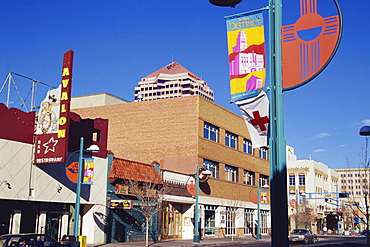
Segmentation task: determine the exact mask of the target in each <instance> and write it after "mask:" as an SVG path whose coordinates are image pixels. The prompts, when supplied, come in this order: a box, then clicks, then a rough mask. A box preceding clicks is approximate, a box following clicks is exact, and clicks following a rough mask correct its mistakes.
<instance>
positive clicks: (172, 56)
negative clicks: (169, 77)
mask: <svg viewBox="0 0 370 247" xmlns="http://www.w3.org/2000/svg"><path fill="white" fill-rule="evenodd" d="M171 63H173V54H172V62H171Z"/></svg>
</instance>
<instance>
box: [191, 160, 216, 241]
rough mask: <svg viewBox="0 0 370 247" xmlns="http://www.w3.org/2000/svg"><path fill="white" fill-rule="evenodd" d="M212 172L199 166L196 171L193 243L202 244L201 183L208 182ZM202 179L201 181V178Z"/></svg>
mask: <svg viewBox="0 0 370 247" xmlns="http://www.w3.org/2000/svg"><path fill="white" fill-rule="evenodd" d="M211 174H212V173H211V171H209V170H207V169H205V168H203V167H202V168H201V169H199V165H197V166H196V170H195V175H194V176H195V208H194V212H195V213H194V236H193V242H194V243H200V236H199V182H205V181H207V180H208V178H209V176H210V175H211ZM200 176H201V177H202V179H201V181H200V179H199V177H200Z"/></svg>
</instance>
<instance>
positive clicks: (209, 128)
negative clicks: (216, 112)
mask: <svg viewBox="0 0 370 247" xmlns="http://www.w3.org/2000/svg"><path fill="white" fill-rule="evenodd" d="M203 137H204V138H206V139H208V140H211V141H214V142H220V128H219V127H217V126H215V125H213V124H210V123H207V122H204V127H203ZM238 138H239V136H238V135H236V134H234V133H232V132H229V131H225V145H226V146H228V147H231V148H234V149H239V147H238ZM243 152H245V153H248V154H253V155H254V153H253V148H252V142H251V141H250V140H248V139H245V138H244V139H243ZM268 153H269V150H268V148H266V147H261V148H259V150H258V157H260V158H262V159H265V160H268V159H269V156H268Z"/></svg>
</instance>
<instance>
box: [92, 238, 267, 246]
mask: <svg viewBox="0 0 370 247" xmlns="http://www.w3.org/2000/svg"><path fill="white" fill-rule="evenodd" d="M270 241H271V239H270V236H262V239H260V240H256V239H255V238H253V237H252V236H247V237H234V239H231V237H230V238H214V237H207V238H204V239H201V240H200V243H193V240H192V239H185V240H183V239H170V240H162V241H158V242H156V243H154V242H153V241H149V246H151V247H152V246H153V247H154V246H155V247H170V246H172V247H192V246H210V245H213V246H214V245H230V246H233V245H240V244H247V243H259V242H264V243H268V242H270ZM99 246H102V247H113V246H133V247H134V246H145V242H123V243H122V242H120V243H108V244H103V245H99ZM86 247H97V245H92V244H87V245H86Z"/></svg>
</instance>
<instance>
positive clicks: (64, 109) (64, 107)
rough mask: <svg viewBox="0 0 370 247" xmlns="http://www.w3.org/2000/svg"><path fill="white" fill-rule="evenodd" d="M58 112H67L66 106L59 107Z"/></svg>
mask: <svg viewBox="0 0 370 247" xmlns="http://www.w3.org/2000/svg"><path fill="white" fill-rule="evenodd" d="M60 112H67V109H66V104H62V105H61V106H60Z"/></svg>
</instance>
